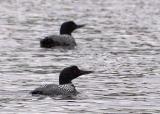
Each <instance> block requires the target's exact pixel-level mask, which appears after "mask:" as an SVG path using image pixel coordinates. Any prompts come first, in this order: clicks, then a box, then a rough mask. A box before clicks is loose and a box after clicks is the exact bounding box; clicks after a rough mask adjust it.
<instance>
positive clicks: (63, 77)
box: [31, 65, 93, 96]
mask: <svg viewBox="0 0 160 114" xmlns="http://www.w3.org/2000/svg"><path fill="white" fill-rule="evenodd" d="M92 72H93V71H84V70H80V69H79V68H78V67H77V66H75V65H74V66H70V67H67V68H64V69H63V70H62V71H61V72H60V75H59V85H56V84H47V85H44V86H41V87H38V88H36V89H35V90H33V91H31V94H32V95H47V96H57V95H62V96H63V95H64V96H71V95H77V94H78V92H77V90H76V89H75V86H74V85H73V83H72V80H73V79H75V78H77V77H79V76H81V75H84V74H89V73H92Z"/></svg>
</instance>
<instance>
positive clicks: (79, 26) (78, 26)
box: [77, 24, 85, 28]
mask: <svg viewBox="0 0 160 114" xmlns="http://www.w3.org/2000/svg"><path fill="white" fill-rule="evenodd" d="M84 26H85V24H82V25H77V28H81V27H84Z"/></svg>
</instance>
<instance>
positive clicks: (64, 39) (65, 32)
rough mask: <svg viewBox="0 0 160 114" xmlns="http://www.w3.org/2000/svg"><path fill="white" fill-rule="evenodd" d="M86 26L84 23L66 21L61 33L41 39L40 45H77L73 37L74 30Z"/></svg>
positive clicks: (44, 46)
mask: <svg viewBox="0 0 160 114" xmlns="http://www.w3.org/2000/svg"><path fill="white" fill-rule="evenodd" d="M81 27H84V24H83V25H77V24H76V23H74V22H73V21H67V22H64V23H63V24H62V25H61V28H60V35H51V36H47V37H45V38H44V39H42V40H41V41H40V46H41V47H43V48H52V47H55V46H68V47H74V46H76V42H75V40H74V38H73V37H72V35H71V34H72V32H73V31H74V30H75V29H78V28H81Z"/></svg>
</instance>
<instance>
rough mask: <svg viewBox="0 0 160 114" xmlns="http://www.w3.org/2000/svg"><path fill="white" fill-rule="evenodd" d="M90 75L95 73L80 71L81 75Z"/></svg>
mask: <svg viewBox="0 0 160 114" xmlns="http://www.w3.org/2000/svg"><path fill="white" fill-rule="evenodd" d="M90 73H93V71H84V70H80V75H85V74H90Z"/></svg>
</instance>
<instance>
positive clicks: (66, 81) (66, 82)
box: [59, 79, 72, 85]
mask: <svg viewBox="0 0 160 114" xmlns="http://www.w3.org/2000/svg"><path fill="white" fill-rule="evenodd" d="M64 84H72V82H71V81H70V80H61V79H59V85H64Z"/></svg>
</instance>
